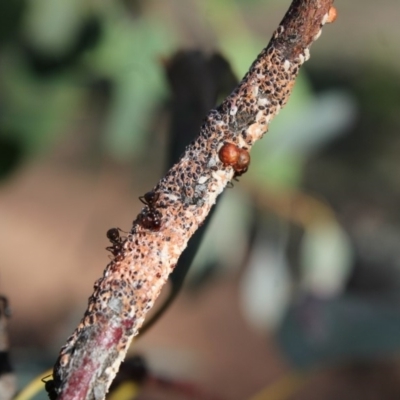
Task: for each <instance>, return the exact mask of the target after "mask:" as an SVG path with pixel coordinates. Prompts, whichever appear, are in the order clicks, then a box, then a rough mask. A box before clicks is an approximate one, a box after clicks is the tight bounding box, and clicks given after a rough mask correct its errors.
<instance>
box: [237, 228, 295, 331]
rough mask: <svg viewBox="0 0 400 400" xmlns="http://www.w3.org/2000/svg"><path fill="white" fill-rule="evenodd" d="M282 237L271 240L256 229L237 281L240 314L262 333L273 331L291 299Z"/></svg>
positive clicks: (263, 230) (284, 235)
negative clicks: (240, 276) (243, 270)
mask: <svg viewBox="0 0 400 400" xmlns="http://www.w3.org/2000/svg"><path fill="white" fill-rule="evenodd" d="M279 236H280V237H279ZM286 236H287V235H286V234H285V233H284V234H283V235H282V232H281V234H280V235H279V234H278V237H277V238H275V239H274V240H271V238H268V236H267V235H266V234H265V228H264V229H262V228H261V227H260V228H259V231H258V234H257V236H256V240H255V242H254V244H253V246H252V249H251V254H250V259H249V261H248V263H247V266H246V270H245V272H244V274H243V276H242V279H241V281H240V294H241V306H242V309H243V314H244V316H245V318H246V319H247V320H248V321H249V322H250V324H251V325H253V326H255V327H256V328H259V329H262V330H265V329H273V328H275V327H276V326H277V325H278V324H279V323H280V322H281V319H282V318H283V315H284V313H285V310H286V309H287V307H288V305H289V302H290V299H291V286H292V283H291V276H290V273H289V268H288V264H287V260H286V255H285V252H286V241H287V237H286Z"/></svg>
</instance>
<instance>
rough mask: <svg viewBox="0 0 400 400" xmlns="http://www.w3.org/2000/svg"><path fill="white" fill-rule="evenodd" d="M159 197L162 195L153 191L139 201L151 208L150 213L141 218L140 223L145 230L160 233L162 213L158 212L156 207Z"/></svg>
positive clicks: (147, 212)
mask: <svg viewBox="0 0 400 400" xmlns="http://www.w3.org/2000/svg"><path fill="white" fill-rule="evenodd" d="M159 197H160V194H159V193H156V192H154V191H153V190H152V191H150V192H147V193H145V194H144V196H140V197H139V200H140V201H141V202H142V203H143V204H145V205H146V206H147V207H148V208H149V209H148V211H146V212H145V214H144V215H142V216H141V217H140V223H141V225H142V226H143V227H144V228H146V229H150V230H152V231H159V230H160V228H161V213H160V212H159V211H158V210H156V207H155V203H156V202H157V200H158V199H159Z"/></svg>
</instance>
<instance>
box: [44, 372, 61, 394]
mask: <svg viewBox="0 0 400 400" xmlns="http://www.w3.org/2000/svg"><path fill="white" fill-rule="evenodd" d="M51 376H52V375H48V376H45V377H44V378H42V382H43V383H44V390H45V391H46V392H47V395H48V396H49V399H50V400H57V397H58V395H57V392H56V385H55V382H54V379H49V380H46V379H47V378H49V377H51Z"/></svg>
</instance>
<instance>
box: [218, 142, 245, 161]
mask: <svg viewBox="0 0 400 400" xmlns="http://www.w3.org/2000/svg"><path fill="white" fill-rule="evenodd" d="M239 153H240V149H239V147H237V146H236V145H234V144H233V143H225V144H224V145H223V146H222V147H221V148H220V150H219V153H218V155H219V159H220V160H221V161H222V163H223V164H224V165H232V166H233V165H235V164H236V163H237V161H238V159H239Z"/></svg>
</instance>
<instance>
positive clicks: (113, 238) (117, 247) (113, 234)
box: [106, 228, 123, 261]
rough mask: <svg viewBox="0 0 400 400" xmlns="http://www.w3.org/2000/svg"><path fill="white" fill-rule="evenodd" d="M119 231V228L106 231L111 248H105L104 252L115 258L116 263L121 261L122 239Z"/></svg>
mask: <svg viewBox="0 0 400 400" xmlns="http://www.w3.org/2000/svg"><path fill="white" fill-rule="evenodd" d="M120 231H121V229H119V228H111V229H109V230H108V231H107V234H106V235H107V238H108V240H109V241H110V242H111V244H112V246H108V247H106V250H108V251H110V252H111V254H112V255H113V256H114V257H115V258H116V260H117V261H121V259H122V254H121V250H122V240H123V237H121V235H120V234H119V232H120Z"/></svg>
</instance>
